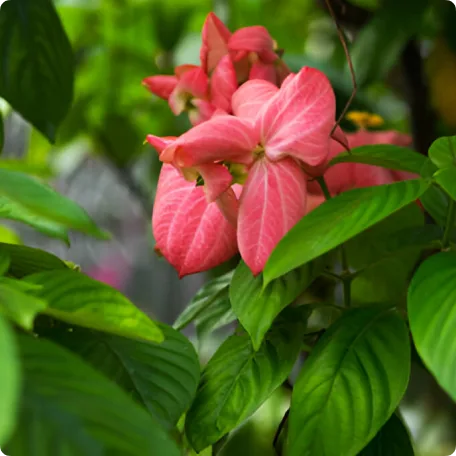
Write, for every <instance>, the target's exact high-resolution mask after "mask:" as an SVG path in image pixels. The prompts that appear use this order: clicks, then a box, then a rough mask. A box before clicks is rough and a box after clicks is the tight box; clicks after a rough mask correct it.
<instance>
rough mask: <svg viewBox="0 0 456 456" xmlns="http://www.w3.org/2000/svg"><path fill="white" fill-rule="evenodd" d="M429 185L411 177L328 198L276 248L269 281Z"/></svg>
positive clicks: (415, 196)
mask: <svg viewBox="0 0 456 456" xmlns="http://www.w3.org/2000/svg"><path fill="white" fill-rule="evenodd" d="M428 186H429V184H428V183H426V182H425V181H424V180H421V179H416V180H407V181H402V182H397V183H395V184H389V185H379V186H376V187H368V188H359V189H355V190H351V191H348V192H345V193H342V194H341V195H339V196H336V197H335V198H332V199H331V200H329V201H325V202H324V203H323V204H322V205H321V206H319V207H317V208H316V209H314V210H313V211H312V212H310V213H309V214H307V215H305V216H304V217H303V218H302V219H301V220H300V221H299V222H298V223H297V224H296V225H295V226H294V227H293V228H292V229H291V230H290V231H289V232H288V233H287V234H286V235H285V236H284V237H283V238H282V240H281V241H280V242H279V244H278V245H277V247H276V248H275V249H274V250H273V252H272V254H271V256H270V257H269V260H268V262H267V263H266V266H265V268H264V271H263V276H264V281H265V285H266V284H268V283H269V282H271V281H272V280H273V279H275V278H277V277H280V276H282V275H284V274H286V273H287V272H289V271H291V270H292V269H295V268H297V267H299V266H301V265H303V264H306V263H308V262H309V261H311V260H313V259H314V258H317V257H319V256H320V255H322V254H324V253H326V252H328V251H330V250H332V249H333V248H335V247H337V246H338V245H340V244H342V243H344V242H345V241H347V240H349V239H350V238H352V237H353V236H355V235H357V234H359V233H361V232H362V231H364V230H366V229H367V228H369V227H371V226H373V225H375V224H376V223H378V222H380V221H381V220H383V219H385V218H386V217H388V216H389V215H391V214H393V213H394V212H396V211H398V210H399V209H401V208H402V207H404V206H406V205H407V204H409V203H411V202H412V201H415V200H416V199H418V198H419V197H420V196H421V195H422V194H423V192H424V191H425V190H426V189H427V188H428Z"/></svg>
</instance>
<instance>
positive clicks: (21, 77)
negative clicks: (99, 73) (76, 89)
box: [0, 0, 74, 142]
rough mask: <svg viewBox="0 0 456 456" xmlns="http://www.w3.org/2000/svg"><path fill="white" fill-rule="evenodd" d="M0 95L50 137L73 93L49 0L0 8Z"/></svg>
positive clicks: (67, 55) (66, 48)
mask: <svg viewBox="0 0 456 456" xmlns="http://www.w3.org/2000/svg"><path fill="white" fill-rule="evenodd" d="M0 54H1V56H2V59H1V60H0V97H2V98H4V99H5V100H6V101H8V102H9V103H10V104H11V106H12V107H13V108H14V109H15V110H16V111H18V112H19V113H20V114H21V115H22V116H23V117H24V118H25V119H26V120H28V121H29V122H31V123H32V124H33V125H34V126H35V127H36V128H37V129H38V130H40V131H41V132H42V133H43V134H44V135H45V136H46V137H47V138H48V139H49V140H50V141H51V142H53V141H54V140H55V136H56V130H57V127H58V126H59V124H60V123H61V121H62V120H63V118H64V117H65V115H66V113H67V112H68V110H69V108H70V105H71V101H72V98H73V71H74V69H73V67H74V62H73V52H72V49H71V45H70V43H69V41H68V38H67V36H66V34H65V31H64V30H63V27H62V24H61V23H60V20H59V17H58V15H57V12H56V11H55V9H54V6H53V4H52V1H51V0H10V1H7V2H4V3H3V5H2V6H1V9H0Z"/></svg>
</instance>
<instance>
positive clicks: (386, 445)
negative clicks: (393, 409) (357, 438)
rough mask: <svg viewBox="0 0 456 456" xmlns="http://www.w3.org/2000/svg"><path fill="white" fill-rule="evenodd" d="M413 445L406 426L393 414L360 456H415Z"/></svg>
mask: <svg viewBox="0 0 456 456" xmlns="http://www.w3.org/2000/svg"><path fill="white" fill-rule="evenodd" d="M414 454H415V453H414V451H413V445H412V442H411V441H410V435H409V432H408V430H407V428H406V427H405V424H404V423H403V421H402V420H401V418H399V417H398V416H397V415H396V413H393V415H392V416H391V418H390V419H389V420H388V421H387V422H386V424H385V425H384V426H383V427H382V428H381V429H380V430H379V431H378V432H377V435H376V436H375V437H374V438H373V439H372V440H371V441H370V443H369V445H367V447H366V448H364V449H363V451H361V453H359V455H358V456H385V455H388V456H414Z"/></svg>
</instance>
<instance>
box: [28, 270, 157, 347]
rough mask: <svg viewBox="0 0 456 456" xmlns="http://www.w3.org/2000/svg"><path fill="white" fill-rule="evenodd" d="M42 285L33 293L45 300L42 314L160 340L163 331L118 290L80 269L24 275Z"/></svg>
mask: <svg viewBox="0 0 456 456" xmlns="http://www.w3.org/2000/svg"><path fill="white" fill-rule="evenodd" d="M25 280H26V281H27V282H29V283H33V284H36V285H41V288H40V290H37V291H36V292H35V294H36V296H37V297H39V298H41V299H43V300H44V301H46V302H47V304H48V307H47V308H46V309H44V313H46V314H47V315H49V316H51V317H54V318H57V319H58V320H62V321H65V322H67V323H70V324H75V325H79V326H84V327H87V328H91V329H97V330H100V331H105V332H108V333H112V334H117V335H120V336H124V337H130V338H136V339H144V340H149V341H153V342H161V341H162V340H163V334H162V332H161V330H160V329H159V328H158V326H157V325H156V323H154V322H153V321H152V320H150V319H149V317H147V316H146V315H145V314H144V313H143V312H141V311H140V310H139V309H138V308H137V307H136V306H135V305H134V304H132V303H131V302H130V301H129V300H128V299H127V298H126V297H125V296H123V295H122V294H121V293H120V292H119V291H117V290H115V289H114V288H111V287H110V286H108V285H105V284H104V283H101V282H97V281H96V280H93V279H91V278H90V277H88V276H86V275H85V274H82V273H80V272H76V271H72V270H56V271H49V272H41V273H37V274H33V275H30V276H27V277H26V278H25Z"/></svg>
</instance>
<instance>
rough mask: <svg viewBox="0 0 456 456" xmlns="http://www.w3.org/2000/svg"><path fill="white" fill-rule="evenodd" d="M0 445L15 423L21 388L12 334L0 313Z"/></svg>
mask: <svg viewBox="0 0 456 456" xmlns="http://www.w3.org/2000/svg"><path fill="white" fill-rule="evenodd" d="M0 365H1V366H2V374H1V375H0V445H1V446H2V447H3V444H4V443H5V442H6V441H7V440H8V439H9V437H10V435H11V434H12V432H13V431H14V427H15V425H16V414H17V413H16V409H17V403H18V401H19V395H20V389H21V372H20V365H19V357H18V353H17V348H16V341H15V340H14V334H13V332H12V330H11V328H10V326H9V323H8V322H7V321H6V320H5V319H4V318H3V316H2V315H0Z"/></svg>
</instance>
